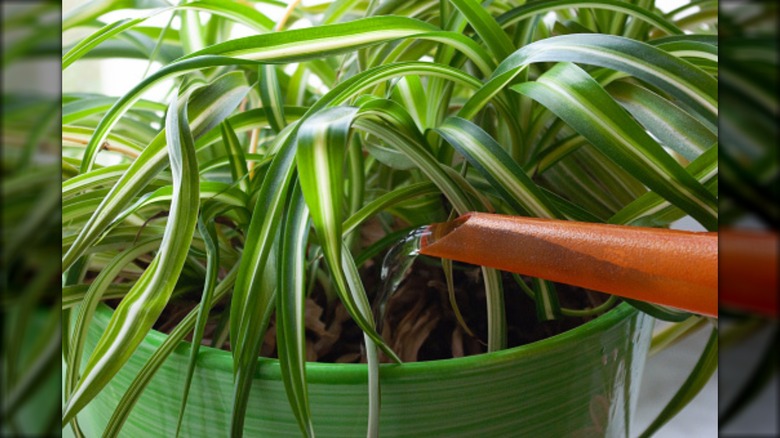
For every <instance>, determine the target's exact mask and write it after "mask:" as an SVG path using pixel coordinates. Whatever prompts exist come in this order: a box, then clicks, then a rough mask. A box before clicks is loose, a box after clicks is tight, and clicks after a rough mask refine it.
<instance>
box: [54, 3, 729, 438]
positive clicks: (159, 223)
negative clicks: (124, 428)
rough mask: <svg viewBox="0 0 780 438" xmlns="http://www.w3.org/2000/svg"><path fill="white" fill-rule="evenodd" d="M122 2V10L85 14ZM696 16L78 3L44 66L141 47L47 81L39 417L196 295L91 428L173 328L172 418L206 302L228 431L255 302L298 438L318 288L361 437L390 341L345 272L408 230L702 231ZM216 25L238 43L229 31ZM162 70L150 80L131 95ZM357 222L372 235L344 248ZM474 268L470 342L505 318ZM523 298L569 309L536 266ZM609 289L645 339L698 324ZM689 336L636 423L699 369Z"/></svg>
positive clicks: (703, 118)
mask: <svg viewBox="0 0 780 438" xmlns="http://www.w3.org/2000/svg"><path fill="white" fill-rule="evenodd" d="M127 8H129V9H135V12H136V13H135V14H134V15H132V16H131V18H125V19H121V20H119V21H110V22H105V21H101V17H102V16H103V15H105V14H106V13H108V12H112V11H115V10H122V9H127ZM144 8H151V9H144ZM142 9H143V10H142ZM141 10H142V11H141ZM138 11H141V13H140V14H138ZM271 11H276V13H273V14H272V13H271ZM713 11H717V2H715V1H711V0H705V1H695V2H692V3H690V4H686V5H685V6H683V7H681V8H679V9H677V10H675V11H671V12H668V13H664V12H662V11H660V10H659V9H657V8H656V7H655V4H654V1H652V0H636V1H619V0H590V1H587V2H584V1H581V0H556V1H545V2H507V1H493V2H488V3H486V4H484V5H481V4H479V3H477V2H475V1H473V0H443V1H422V2H420V1H388V2H382V3H379V2H374V1H370V2H369V1H335V2H329V3H321V4H316V5H301V4H299V3H298V2H292V3H290V4H288V5H287V4H284V3H283V2H278V1H276V0H264V1H249V2H235V3H234V2H219V1H214V0H195V1H182V2H180V3H178V4H175V5H169V4H166V3H164V2H156V1H127V2H88V3H86V4H84V5H83V6H81V7H79V8H77V9H74V10H73V11H72V12H71V13H69V14H66V16H65V17H64V19H63V31H68V30H71V29H77V28H78V29H81V30H82V31H83V30H84V29H86V30H87V31H86V33H87V35H88V36H86V37H85V38H83V39H79V40H77V41H73V43H72V44H68V42H66V47H65V48H64V51H63V64H62V66H63V69H64V74H66V75H67V73H68V72H67V69H68V68H70V67H71V66H73V65H76V64H77V63H79V62H83V60H86V59H90V58H92V59H95V58H96V59H111V58H116V57H130V58H138V59H142V60H145V61H148V63H149V65H150V69H149V71H150V72H149V74H148V75H146V76H145V77H144V79H143V80H141V81H140V82H138V83H137V84H128V85H129V87H128V88H130V87H132V88H131V89H130V91H128V92H127V93H125V94H123V95H122V96H119V97H112V96H104V95H94V94H83V93H73V94H66V95H63V126H62V139H63V169H64V179H65V180H64V182H63V193H62V196H63V217H62V223H63V254H64V255H63V260H62V266H63V270H64V272H65V274H66V278H67V279H68V282H67V284H66V285H65V286H64V288H63V307H64V308H67V309H73V310H72V312H73V313H74V315H73V320H74V323H73V324H72V325H71V326H70V327H69V331H68V332H67V333H64V334H63V339H62V340H63V343H64V345H66V346H67V357H66V358H65V362H66V364H67V365H68V370H67V375H66V377H65V382H64V386H65V396H66V404H65V406H64V409H63V417H62V421H63V427H64V426H65V425H66V424H68V423H70V424H71V425H72V426H73V430H74V431H75V433H77V434H79V429H78V424H77V420H76V418H77V417H76V414H77V413H78V412H79V411H80V410H81V409H83V408H84V407H85V406H86V405H87V404H88V403H89V402H90V401H91V400H93V399H94V398H95V396H96V395H97V394H98V393H100V391H101V390H102V389H103V388H104V387H105V386H106V385H107V383H108V382H109V381H110V380H111V379H112V377H114V376H115V375H116V373H117V372H118V371H119V370H120V369H121V368H122V366H123V365H124V364H125V363H126V362H127V361H128V359H129V358H130V357H131V356H132V355H133V352H134V350H135V349H136V348H137V346H138V345H139V344H140V343H141V341H142V340H143V338H144V337H145V336H146V334H147V333H148V332H149V331H150V330H151V329H152V327H153V325H154V323H155V321H156V320H157V319H158V317H159V316H160V315H161V312H162V311H163V309H164V308H165V307H166V305H168V304H169V303H170V302H172V301H175V300H176V299H177V297H179V296H181V295H183V294H185V293H187V292H191V291H196V292H197V293H199V294H200V296H201V299H200V304H199V305H198V306H197V307H196V308H195V309H193V310H192V311H191V312H190V313H189V314H188V315H187V316H186V317H185V318H184V319H183V320H182V321H181V322H180V323H179V324H177V325H176V326H175V327H174V328H173V329H172V330H171V331H170V336H169V338H168V340H167V341H166V342H165V343H164V344H163V345H161V346H160V348H159V350H158V351H157V353H155V355H154V356H153V357H152V359H150V360H149V362H148V364H147V366H146V367H145V368H144V370H143V371H142V372H141V373H140V374H139V375H138V377H137V378H136V380H135V381H133V382H132V384H131V386H130V388H129V389H128V390H127V392H126V393H125V394H124V396H123V399H122V401H121V402H120V404H119V406H118V407H117V409H116V411H115V413H114V416H113V417H112V418H111V420H110V421H109V426H108V430H107V431H106V434H107V435H113V434H115V433H118V431H119V430H120V428H121V425H122V423H123V422H124V420H125V419H126V418H127V415H128V413H129V412H130V410H131V409H132V407H133V405H134V403H135V402H136V401H137V400H138V397H139V394H140V393H141V392H142V391H143V389H144V387H145V385H146V384H147V383H148V382H149V379H150V377H151V375H153V374H154V372H155V371H156V370H157V369H158V368H159V366H160V364H161V363H162V361H164V359H165V357H166V356H167V355H169V354H170V353H171V351H173V349H174V348H175V347H176V345H177V344H178V343H179V342H180V341H181V340H182V339H183V338H184V336H185V335H187V334H189V333H192V339H193V346H194V347H193V348H192V350H191V360H190V365H189V367H188V369H187V370H186V373H187V374H186V376H187V378H186V382H185V385H184V387H183V388H182V390H183V391H184V397H183V400H184V402H183V403H182V406H181V411H182V412H183V411H184V410H185V409H186V400H187V391H188V387H189V385H190V382H191V379H192V376H193V372H194V369H195V367H196V359H197V356H198V345H200V343H201V341H202V339H203V333H204V327H205V325H206V322H207V320H208V319H209V318H210V309H211V308H212V307H213V306H214V305H215V303H218V302H220V301H222V300H224V299H225V298H226V297H228V296H229V299H230V305H229V309H228V310H226V311H225V312H224V315H222V316H220V318H222V321H223V322H224V327H225V330H226V333H227V336H228V337H229V344H230V347H231V352H232V356H233V364H234V365H233V371H234V397H233V407H232V409H233V421H232V424H231V430H232V434H233V435H234V436H238V435H240V434H241V433H242V430H243V421H244V415H245V410H246V403H247V399H248V394H249V391H250V386H251V378H250V376H252V375H253V374H254V372H255V367H256V364H257V352H258V350H259V347H260V345H261V343H262V341H263V339H264V337H265V332H266V330H267V328H268V326H269V321H270V320H271V318H272V316H274V315H275V320H276V327H277V329H276V334H277V338H278V347H279V360H280V364H281V367H282V368H281V369H282V375H283V380H284V383H285V387H286V389H287V394H288V399H289V402H290V405H291V407H292V410H293V412H294V414H295V416H296V418H297V420H298V422H299V424H300V429H301V432H302V433H303V434H305V435H313V433H314V430H316V425H315V424H313V423H312V421H311V413H310V407H309V404H308V398H307V379H306V368H305V366H304V365H305V343H304V335H305V333H304V329H303V320H304V317H305V316H304V300H305V298H306V295H307V291H310V290H311V289H312V287H313V286H312V285H313V283H314V282H321V283H323V284H324V285H325V286H324V287H326V289H327V290H328V291H330V294H329V296H330V299H332V300H339V301H340V302H341V303H343V305H344V307H345V308H346V309H347V311H348V313H349V315H350V316H351V318H352V319H353V320H354V321H355V323H356V324H357V325H358V326H359V327H360V329H362V331H363V333H364V346H365V352H366V357H367V366H368V370H369V379H368V381H369V399H370V403H369V419H368V425H369V426H368V427H369V430H368V434H369V435H376V433H377V427H378V418H379V415H380V409H379V399H380V388H379V357H380V354H383V355H384V356H385V357H387V358H390V359H391V360H394V361H397V360H398V357H397V355H396V353H395V352H394V351H393V350H392V349H391V348H390V347H389V346H388V345H387V344H386V342H385V341H384V340H383V338H382V337H381V336H380V335H379V333H378V332H377V330H376V327H375V322H374V318H373V316H372V309H371V306H370V304H369V300H368V296H367V292H366V290H365V289H366V288H365V286H364V279H363V278H362V277H361V267H362V266H363V265H364V264H365V263H366V262H367V261H368V260H370V259H373V258H375V257H376V255H377V254H379V253H381V252H382V251H383V250H384V249H386V248H387V246H388V245H389V244H391V243H392V242H393V241H394V240H397V239H398V238H400V237H401V236H403V234H404V233H405V232H406V231H407V230H408V229H411V228H413V227H418V226H420V225H424V224H428V223H431V222H434V221H443V220H446V219H447V218H451V217H454V216H455V215H457V214H462V213H465V212H468V211H491V212H499V213H506V214H519V215H528V216H537V217H549V218H558V219H569V220H578V221H590V222H608V223H615V224H631V225H650V226H659V227H662V226H668V225H669V224H670V223H672V222H673V221H675V220H677V219H679V218H682V217H684V216H691V217H693V218H694V219H696V220H697V221H698V222H699V223H700V224H701V225H702V226H703V227H705V228H706V229H708V230H714V229H715V228H716V226H717V222H718V220H717V197H716V195H717V194H716V191H717V148H716V147H715V145H716V143H717V113H718V108H717V76H716V75H717V42H716V37H715V35H714V31H715V25H716V22H717V14H713ZM114 16H116V15H114ZM272 16H273V17H274V18H273V19H272V18H271V17H272ZM151 17H169V19H168V20H165V19H163V20H162V21H163V24H161V25H150V24H149V23H150V19H151ZM235 28H241V29H244V30H246V29H249V32H248V33H250V36H245V37H231V29H235ZM161 84H171V85H170V87H169V88H170V89H169V91H168V94H167V96H165V97H162V98H160V97H149V96H148V95H145V94H144V93H145V92H147V91H148V90H150V89H152V88H153V87H157V86H161ZM369 221H378V223H379V224H380V225H381V226H382V227H383V228H384V230H385V232H386V233H387V236H388V237H387V238H384V239H380V240H379V241H377V242H376V243H373V244H369V245H366V244H364V242H363V241H362V240H361V239H360V238H359V231H360V230H361V228H362V227H363V226H364V225H365V224H366V223H367V222H369ZM444 267H445V269H451V265H449V264H448V263H444ZM481 272H482V277H483V281H484V285H485V293H486V297H487V321H488V322H487V324H488V328H487V333H488V336H487V340H486V342H487V349H488V351H497V350H501V349H503V348H505V347H506V331H507V328H506V326H507V318H512V315H507V313H506V311H505V308H504V296H503V291H502V286H501V281H500V276H499V273H498V272H496V271H495V270H492V269H489V268H482V270H481ZM528 292H529V294H530V295H531V296H533V297H534V299H535V300H536V306H537V313H538V317H539V319H540V320H546V319H554V318H562V317H566V316H565V315H567V314H572V313H573V311H572V310H571V309H566V308H561V306H560V305H559V304H558V300H557V297H556V293H555V289H554V287H553V285H551V284H550V283H548V282H545V281H534V282H533V288H529V290H528ZM109 298H115V299H121V301H120V302H119V304H118V306H117V307H116V310H115V311H114V314H113V316H112V318H111V321H110V323H109V325H108V327H107V329H106V330H105V333H104V334H103V335H102V337H101V339H100V340H99V342H98V344H97V346H96V348H95V350H94V351H93V352H92V353H91V355H89V357H86V358H85V359H86V361H85V362H86V365H85V367H84V368H83V369H80V368H79V364H81V363H82V356H84V343H85V337H86V330H87V327H88V323H89V321H90V320H91V318H92V316H93V315H94V313H95V311H96V308H97V306H98V304H99V302H100V301H101V300H105V299H109ZM610 304H612V302H610ZM632 304H634V305H635V306H637V307H639V308H640V309H642V310H643V311H646V312H648V313H651V314H652V315H654V316H656V317H660V318H664V319H668V320H672V321H677V322H679V324H678V325H675V326H673V328H674V330H671V331H669V332H666V333H665V335H664V337H663V339H662V340H660V341H659V342H661V341H663V342H668V341H670V340H672V339H674V338H676V337H678V336H679V335H680V334H681V333H686V332H687V331H689V330H691V329H692V328H697V327H701V326H702V325H707V324H706V321H705V320H701V319H700V318H698V317H695V316H691V315H688V314H683V313H680V312H677V311H674V310H671V309H665V308H660V307H656V306H651V305H647V304H643V303H632ZM76 305H78V307H75V306H76ZM606 307H609V306H606ZM76 309H77V310H76ZM604 310H605V309H604V307H600V308H598V309H591V310H586V311H585V313H586V314H588V313H590V314H596V313H598V312H602V311H604ZM575 313H576V312H575ZM712 332H713V336H711V337H710V341H709V342H708V344H707V346H706V348H705V351H704V352H703V354H702V358H701V360H700V361H699V363H698V364H697V366H696V369H695V370H694V372H693V374H692V375H691V377H690V378H689V379H688V380H687V381H686V382H685V384H684V385H682V387H681V388H680V391H679V393H678V394H677V395H675V398H674V399H673V400H672V402H671V403H670V405H669V407H667V409H666V410H664V412H663V414H662V415H661V417H659V420H658V421H657V422H655V423H653V424H652V425H651V426H650V428H649V429H648V431H646V434H651V433H652V432H653V431H654V430H656V429H657V428H658V427H660V425H662V424H663V423H664V422H665V421H666V420H668V418H670V417H671V416H673V415H674V414H675V413H676V412H677V411H679V409H680V408H681V407H682V406H683V405H684V404H685V403H686V401H687V400H690V398H691V397H692V394H695V393H696V391H697V390H698V388H700V387H701V385H702V384H703V383H704V382H705V381H706V380H707V378H708V377H709V376H710V375H711V373H712V371H713V370H714V368H715V365H716V354H717V351H716V348H715V347H716V343H715V340H716V337H715V333H716V329H715V328H712ZM180 420H181V416H180Z"/></svg>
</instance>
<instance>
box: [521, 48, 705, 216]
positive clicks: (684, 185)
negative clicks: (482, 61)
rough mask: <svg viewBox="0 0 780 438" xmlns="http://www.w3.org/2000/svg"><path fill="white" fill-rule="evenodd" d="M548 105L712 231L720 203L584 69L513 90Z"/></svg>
mask: <svg viewBox="0 0 780 438" xmlns="http://www.w3.org/2000/svg"><path fill="white" fill-rule="evenodd" d="M512 88H513V89H514V90H516V91H518V92H521V93H523V94H525V95H527V96H529V97H531V98H533V99H534V100H536V101H538V102H540V103H542V104H543V105H545V106H546V107H547V108H549V109H550V110H551V111H553V112H554V113H556V115H558V116H559V117H560V118H562V119H563V120H564V121H565V122H566V123H568V124H569V125H570V126H571V127H572V128H573V129H575V130H576V131H577V132H579V133H580V134H581V135H582V136H583V137H585V138H587V139H588V140H589V141H590V142H591V143H592V144H593V145H594V146H596V147H597V148H599V149H600V150H601V151H602V152H603V153H604V154H605V155H606V156H608V157H609V158H610V159H611V160H613V161H614V162H615V163H616V164H618V165H620V166H621V167H623V168H624V169H625V170H627V171H628V172H630V173H632V174H633V175H634V176H635V177H636V178H637V179H639V180H640V181H641V182H642V183H643V184H645V185H646V186H648V187H649V188H650V189H652V190H654V191H655V192H657V193H658V194H659V195H661V196H664V197H665V198H666V199H668V200H669V201H670V202H672V203H674V204H675V205H677V206H679V207H680V208H682V209H683V210H684V211H686V212H687V213H689V214H690V215H691V216H693V217H694V218H695V219H697V220H698V221H699V222H701V223H702V224H703V225H704V226H705V227H707V228H708V229H714V228H716V227H717V201H716V199H715V197H714V196H713V195H712V194H711V193H710V192H709V191H707V189H706V188H705V187H704V186H702V185H701V183H699V182H698V181H696V180H695V179H694V178H693V177H692V176H691V175H690V174H688V173H687V172H685V170H684V169H683V168H682V167H681V166H680V165H679V164H678V163H677V162H676V161H675V160H674V159H673V158H672V157H671V156H669V155H668V154H667V153H666V152H665V151H664V150H663V149H662V148H661V147H660V146H659V145H658V144H657V143H656V142H655V141H654V140H653V139H652V138H650V136H649V135H648V134H647V133H646V132H645V131H644V130H643V129H642V127H641V126H639V125H638V124H637V122H636V121H634V120H633V119H632V118H631V117H630V116H629V115H628V114H627V113H626V112H625V110H623V109H622V108H620V107H619V106H618V104H617V103H615V101H614V100H613V99H612V98H611V97H610V96H609V95H608V94H607V93H606V92H605V91H604V89H603V88H601V86H600V85H599V84H598V83H597V82H596V81H595V80H593V78H591V77H590V76H589V75H588V74H587V73H585V72H584V71H583V70H582V69H580V68H579V67H577V66H575V65H573V64H567V63H561V64H558V65H556V66H555V67H553V68H552V69H551V70H549V71H548V72H547V73H545V74H544V75H542V76H541V77H540V78H539V79H538V80H537V81H535V82H526V83H523V84H520V85H517V86H514V87H512Z"/></svg>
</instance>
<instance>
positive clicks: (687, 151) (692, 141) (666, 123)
mask: <svg viewBox="0 0 780 438" xmlns="http://www.w3.org/2000/svg"><path fill="white" fill-rule="evenodd" d="M606 90H607V91H608V92H609V94H610V95H612V97H614V98H615V100H616V101H618V102H619V103H620V104H621V105H622V106H623V108H625V109H626V110H628V112H630V113H631V115H632V116H634V118H635V119H637V121H638V122H639V123H641V124H642V126H644V127H645V128H647V130H648V131H649V132H650V133H651V134H653V135H654V136H655V138H657V139H658V140H659V141H660V142H661V144H663V145H664V146H666V147H668V148H670V149H672V150H674V151H675V152H677V153H678V154H680V155H682V156H683V157H685V159H687V160H694V159H695V158H696V157H698V156H699V155H701V154H702V152H704V151H706V150H707V149H708V148H709V147H710V146H712V145H713V144H715V142H717V140H718V137H717V129H715V130H710V129H708V128H707V127H706V126H704V125H703V124H702V123H700V122H699V121H698V120H696V119H695V118H694V117H692V116H691V115H690V114H688V113H687V112H685V111H683V110H682V109H681V108H680V107H678V106H677V105H675V104H673V103H672V102H669V101H668V100H666V99H664V98H662V97H661V96H659V95H657V94H656V93H653V92H652V91H650V90H648V89H647V88H644V87H640V86H638V85H634V84H631V83H628V82H623V81H619V82H614V83H612V84H610V85H609V86H608V87H607V88H606Z"/></svg>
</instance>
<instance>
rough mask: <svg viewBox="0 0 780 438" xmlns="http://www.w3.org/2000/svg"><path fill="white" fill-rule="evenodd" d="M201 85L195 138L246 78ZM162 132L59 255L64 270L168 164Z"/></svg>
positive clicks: (240, 94) (194, 109) (231, 104)
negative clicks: (60, 255)
mask: <svg viewBox="0 0 780 438" xmlns="http://www.w3.org/2000/svg"><path fill="white" fill-rule="evenodd" d="M204 88H205V90H200V92H198V93H197V94H194V95H193V98H192V102H190V104H189V106H188V108H189V109H188V116H189V120H190V126H191V127H192V128H191V129H192V133H193V135H194V136H195V137H197V136H198V135H199V134H202V133H203V132H205V131H207V129H206V128H209V127H213V126H216V125H217V124H219V123H220V122H221V121H222V120H223V119H224V118H225V117H226V116H227V115H228V114H229V113H230V112H232V111H233V110H234V109H235V108H236V106H238V104H239V102H240V101H241V100H242V99H243V98H244V95H245V94H246V92H247V91H248V86H247V84H246V80H245V79H244V78H243V76H242V75H241V74H240V73H238V72H235V73H229V74H227V75H224V76H221V77H219V78H217V79H215V80H214V82H213V83H212V84H211V85H208V86H206V87H204ZM98 135H99V134H98V132H97V131H95V132H94V134H93V135H92V137H91V139H92V140H94V139H95V138H96V137H97V136H98ZM165 135H166V134H165V131H163V132H161V133H160V134H158V135H157V136H156V137H155V138H154V139H153V140H152V141H151V142H150V143H149V145H147V146H146V148H145V149H143V151H142V152H141V154H140V155H139V156H138V158H136V159H135V161H133V163H132V164H131V165H130V167H129V169H127V171H126V172H125V173H124V174H123V175H122V177H121V178H120V179H119V181H117V182H116V184H114V186H113V187H112V188H111V191H110V192H109V193H108V195H106V197H105V199H104V200H103V201H102V202H101V203H100V206H99V207H97V208H96V209H95V212H94V214H93V215H92V216H91V217H90V219H89V221H87V223H86V224H84V225H83V227H82V228H81V230H79V234H78V237H77V238H76V240H75V241H74V242H73V244H72V245H71V246H70V247H69V248H68V249H67V251H66V252H65V254H64V256H63V258H62V266H63V269H67V268H68V266H70V265H71V264H72V263H73V261H74V260H76V258H78V256H79V255H80V254H81V253H82V252H83V251H84V250H85V249H86V248H87V247H88V246H89V245H91V244H93V243H94V242H95V241H96V240H97V239H98V238H99V237H100V235H101V234H102V233H103V232H104V231H105V230H106V227H108V225H109V224H110V223H111V222H112V221H113V219H114V217H115V216H116V215H117V214H119V212H120V211H121V209H122V208H123V207H125V206H126V205H127V204H128V203H129V202H131V200H132V199H133V197H134V196H135V195H137V194H138V193H139V192H140V191H141V190H143V188H144V187H146V186H147V185H148V184H149V183H151V182H152V181H153V180H154V178H155V176H156V175H157V174H158V173H160V172H161V171H162V170H163V169H164V168H165V167H166V166H167V163H166V158H167V157H168V151H167V149H166V147H165ZM89 159H90V158H88V151H85V156H84V158H83V160H89ZM84 163H85V161H82V164H84Z"/></svg>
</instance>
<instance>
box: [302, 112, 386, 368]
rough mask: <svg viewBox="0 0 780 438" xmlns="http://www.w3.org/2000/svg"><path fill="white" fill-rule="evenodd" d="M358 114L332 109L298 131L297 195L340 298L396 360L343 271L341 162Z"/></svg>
mask: <svg viewBox="0 0 780 438" xmlns="http://www.w3.org/2000/svg"><path fill="white" fill-rule="evenodd" d="M357 114H358V109H357V108H353V107H335V108H330V109H327V110H323V111H320V112H318V113H316V114H315V115H313V116H312V117H310V118H308V119H307V120H306V121H305V122H303V124H302V125H301V128H300V130H299V132H298V152H297V154H296V162H297V165H298V169H299V173H298V179H299V181H300V184H301V191H302V192H303V196H304V199H306V203H307V204H308V206H309V210H310V211H311V217H312V223H313V224H314V229H315V231H316V232H317V237H318V239H319V241H320V245H321V246H322V250H323V253H324V255H325V260H326V261H327V262H328V266H329V267H330V271H331V273H332V274H333V281H334V282H335V283H336V287H337V291H338V293H339V297H340V298H341V301H342V303H344V307H345V308H346V309H347V311H348V312H349V314H350V315H351V316H352V318H353V319H354V320H355V322H356V323H357V324H358V326H360V328H361V329H362V330H363V331H364V332H365V333H366V334H367V335H368V336H369V337H370V338H371V339H372V340H374V342H376V343H377V344H378V345H379V347H380V348H381V349H382V351H383V352H385V354H387V356H388V357H390V358H392V359H394V360H395V361H398V358H397V356H396V355H395V353H393V352H392V350H390V348H389V347H388V346H386V345H385V344H384V342H383V341H382V338H381V337H380V336H379V334H378V333H377V332H376V329H375V328H374V322H373V318H372V316H371V309H370V308H369V309H367V312H366V309H364V308H361V307H362V306H360V302H361V301H362V300H367V298H366V297H365V296H361V295H360V294H359V293H358V292H357V291H356V290H355V289H354V288H350V287H349V285H348V280H349V279H348V277H347V276H346V274H345V272H344V271H343V270H342V267H341V264H342V257H343V255H342V253H343V252H345V251H344V249H343V247H342V237H341V236H342V222H343V219H342V211H341V208H342V204H343V200H344V192H343V185H342V184H343V181H344V177H343V174H344V157H345V149H346V147H347V145H348V143H349V142H348V140H349V134H350V127H351V125H352V122H353V120H354V118H355V116H356V115H357Z"/></svg>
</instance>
